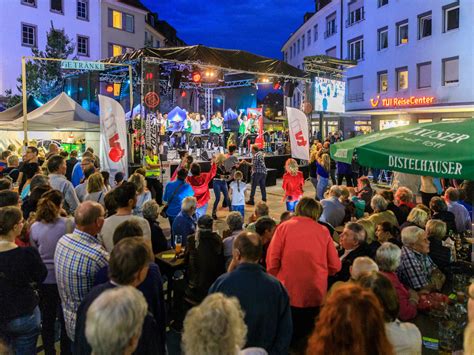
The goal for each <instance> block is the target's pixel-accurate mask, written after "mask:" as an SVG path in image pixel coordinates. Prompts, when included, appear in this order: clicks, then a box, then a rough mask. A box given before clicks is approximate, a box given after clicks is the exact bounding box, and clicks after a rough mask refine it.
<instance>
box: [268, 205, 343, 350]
mask: <svg viewBox="0 0 474 355" xmlns="http://www.w3.org/2000/svg"><path fill="white" fill-rule="evenodd" d="M321 212H322V206H321V204H320V203H319V202H317V201H316V200H315V199H314V198H309V197H303V198H302V199H301V200H300V201H299V203H298V204H297V205H296V211H295V215H294V216H293V217H292V218H291V219H289V220H288V221H285V222H283V223H281V224H280V225H279V226H278V227H277V229H276V231H275V234H274V235H273V238H272V240H271V242H270V245H269V246H268V250H267V271H268V273H269V274H270V275H273V276H275V277H276V278H277V279H278V280H280V282H281V283H282V284H283V285H284V286H285V288H286V289H287V290H288V295H289V296H290V305H291V313H292V318H293V338H292V346H293V347H296V348H301V349H305V344H304V343H305V341H306V338H307V336H308V335H309V334H310V333H311V331H312V329H313V327H314V323H315V318H316V316H317V314H318V313H319V307H320V306H321V304H322V302H323V300H324V298H325V296H326V292H327V288H328V276H329V275H334V274H335V273H337V272H338V271H339V270H340V269H341V260H340V259H339V256H338V255H337V250H336V247H335V246H334V242H333V240H332V238H331V236H330V234H329V230H328V229H327V228H326V227H325V226H323V225H321V224H319V223H318V219H319V217H320V216H321Z"/></svg>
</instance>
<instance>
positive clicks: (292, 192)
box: [282, 158, 304, 212]
mask: <svg viewBox="0 0 474 355" xmlns="http://www.w3.org/2000/svg"><path fill="white" fill-rule="evenodd" d="M285 170H286V172H285V174H284V175H283V185H282V187H283V190H285V197H284V198H285V201H286V210H287V211H290V212H294V211H295V206H296V204H297V203H298V201H299V200H300V198H301V197H302V196H303V186H304V177H303V173H302V172H301V171H298V163H297V162H296V160H295V159H291V158H290V159H288V160H287V161H286V164H285Z"/></svg>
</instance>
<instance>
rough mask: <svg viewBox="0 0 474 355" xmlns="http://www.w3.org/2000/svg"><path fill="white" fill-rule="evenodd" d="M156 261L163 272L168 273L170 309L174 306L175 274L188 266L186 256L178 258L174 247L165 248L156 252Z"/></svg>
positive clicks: (167, 298)
mask: <svg viewBox="0 0 474 355" xmlns="http://www.w3.org/2000/svg"><path fill="white" fill-rule="evenodd" d="M155 261H156V263H157V264H158V266H159V267H160V270H161V273H162V274H164V275H166V278H167V280H168V287H167V290H166V303H167V304H168V307H169V308H168V309H171V307H172V295H173V294H172V292H173V275H174V273H175V272H176V271H178V270H183V269H185V268H186V267H187V264H186V262H185V261H184V258H182V257H181V258H176V252H175V251H174V249H169V250H165V251H163V252H161V253H158V254H155Z"/></svg>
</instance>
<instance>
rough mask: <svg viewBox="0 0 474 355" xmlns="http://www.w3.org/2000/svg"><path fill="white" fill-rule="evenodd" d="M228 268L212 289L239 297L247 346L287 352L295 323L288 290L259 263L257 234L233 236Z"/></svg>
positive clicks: (260, 249) (280, 352)
mask: <svg viewBox="0 0 474 355" xmlns="http://www.w3.org/2000/svg"><path fill="white" fill-rule="evenodd" d="M232 253H233V258H232V262H231V264H230V266H229V272H228V273H226V274H223V275H221V276H220V277H219V278H218V279H217V280H216V281H215V282H214V284H213V285H212V286H211V288H210V289H209V293H215V292H222V293H223V294H225V295H227V296H234V297H237V298H238V300H239V302H240V305H241V306H242V310H243V311H244V313H245V323H246V325H247V327H248V332H247V344H246V345H245V348H247V347H260V348H264V349H265V350H266V351H267V352H268V353H269V354H288V352H289V351H288V348H289V345H290V342H291V335H292V331H293V324H292V320H291V309H290V303H289V298H288V293H287V291H286V289H285V287H284V286H283V285H282V284H281V282H280V281H278V280H277V279H276V278H275V277H273V276H271V275H269V274H267V272H266V271H265V269H264V268H263V267H262V266H260V265H259V264H258V261H259V260H260V257H261V255H262V242H261V240H260V238H259V237H258V235H257V234H255V233H249V232H242V233H241V234H239V235H238V236H237V237H236V238H235V240H234V247H233V252H232Z"/></svg>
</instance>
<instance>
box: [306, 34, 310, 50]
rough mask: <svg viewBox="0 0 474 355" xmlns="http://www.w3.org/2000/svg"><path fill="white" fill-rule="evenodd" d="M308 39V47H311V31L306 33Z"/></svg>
mask: <svg viewBox="0 0 474 355" xmlns="http://www.w3.org/2000/svg"><path fill="white" fill-rule="evenodd" d="M306 37H307V38H308V47H309V46H310V45H311V30H308V32H307V33H306Z"/></svg>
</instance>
